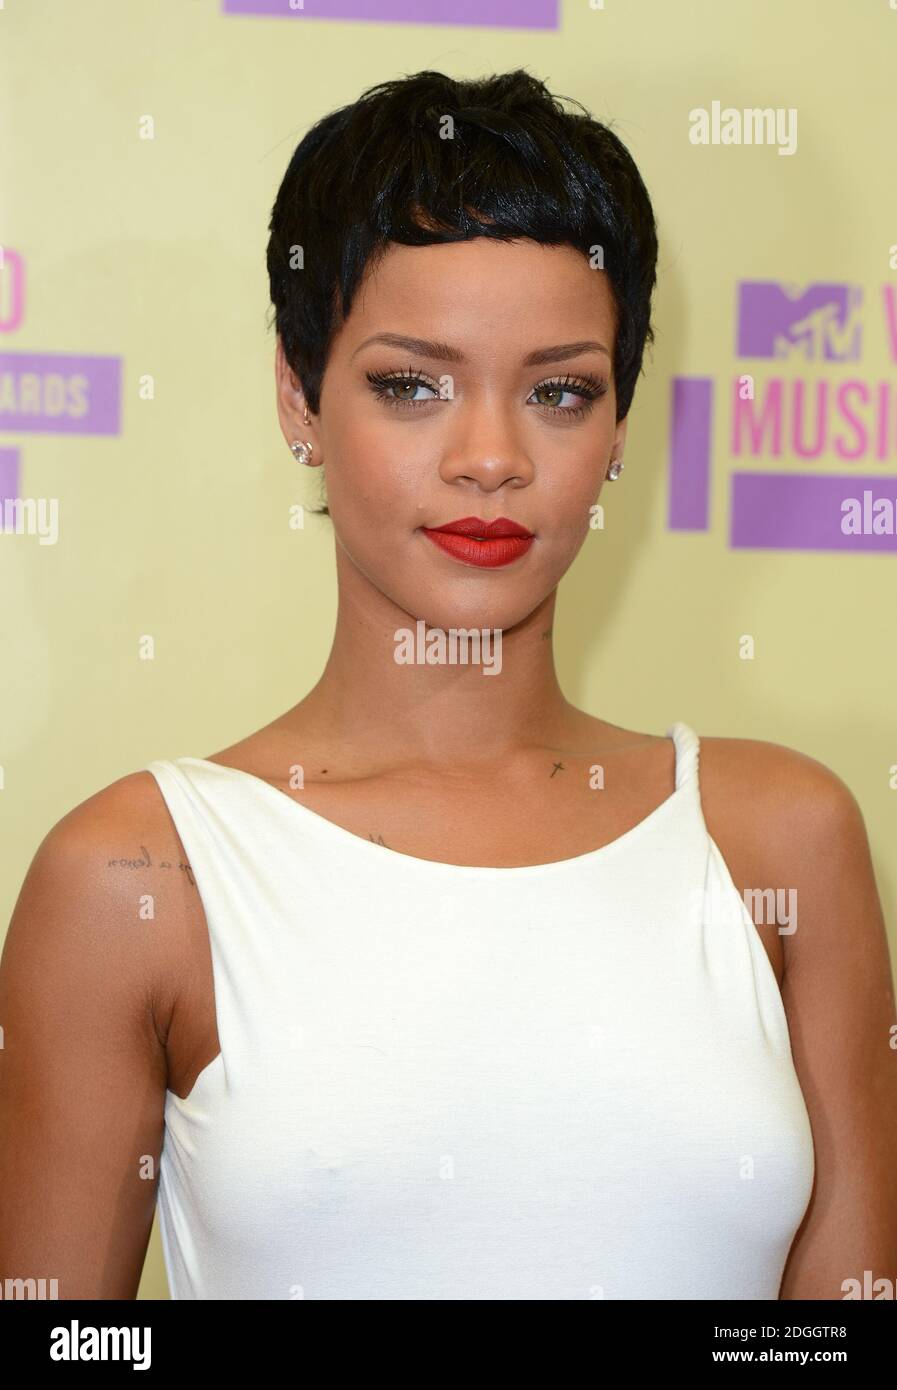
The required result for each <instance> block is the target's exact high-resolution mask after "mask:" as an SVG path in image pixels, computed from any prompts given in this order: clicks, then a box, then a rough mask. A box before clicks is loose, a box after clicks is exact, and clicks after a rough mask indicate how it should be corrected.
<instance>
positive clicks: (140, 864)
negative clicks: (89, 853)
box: [106, 845, 196, 888]
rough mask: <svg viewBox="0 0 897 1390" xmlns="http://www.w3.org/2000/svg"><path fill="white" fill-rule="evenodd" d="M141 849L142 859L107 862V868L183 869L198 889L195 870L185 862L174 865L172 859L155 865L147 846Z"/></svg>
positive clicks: (188, 880)
mask: <svg viewBox="0 0 897 1390" xmlns="http://www.w3.org/2000/svg"><path fill="white" fill-rule="evenodd" d="M140 848H141V850H142V851H143V858H142V859H109V860H107V861H106V863H107V867H108V868H110V869H152V868H156V869H174V868H177V869H182V870H183V871H184V873H185V875H186V877H187V882H188V883H189V884H190V885H191V886H192V887H194V888H195V887H196V880H195V878H194V877H193V870H192V869H191V868H190V865H189V864H188V863H187V862H186V861H185V860H179V861H178V862H177V863H176V864H175V863H172V861H171V860H170V859H160V861H159V863H158V864H153V861H152V859H151V857H150V852H149V850H148V849H147V847H146V845H141V846H140Z"/></svg>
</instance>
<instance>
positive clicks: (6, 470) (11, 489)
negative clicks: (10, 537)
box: [0, 449, 19, 531]
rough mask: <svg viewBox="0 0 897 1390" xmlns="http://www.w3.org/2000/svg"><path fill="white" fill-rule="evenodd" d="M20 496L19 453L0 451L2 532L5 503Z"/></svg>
mask: <svg viewBox="0 0 897 1390" xmlns="http://www.w3.org/2000/svg"><path fill="white" fill-rule="evenodd" d="M18 495H19V451H18V449H0V531H2V530H3V529H4V528H3V503H4V502H5V501H6V499H7V498H10V499H12V498H13V497H18Z"/></svg>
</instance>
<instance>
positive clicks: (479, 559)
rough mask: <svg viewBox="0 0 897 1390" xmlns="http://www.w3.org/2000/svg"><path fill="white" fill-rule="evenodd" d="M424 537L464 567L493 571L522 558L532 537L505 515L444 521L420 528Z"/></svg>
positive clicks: (533, 538)
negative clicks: (476, 566)
mask: <svg viewBox="0 0 897 1390" xmlns="http://www.w3.org/2000/svg"><path fill="white" fill-rule="evenodd" d="M421 530H422V531H423V533H424V535H425V536H428V537H429V539H430V540H431V541H432V542H433V543H434V545H438V546H439V548H440V550H444V551H445V552H446V554H447V555H453V556H454V558H455V559H456V560H461V561H462V562H463V563H464V564H466V565H478V566H480V567H481V568H483V569H496V568H497V567H498V566H499V565H509V564H510V563H511V561H512V560H516V559H518V558H519V557H520V556H521V555H525V554H526V552H527V551H528V550H529V548H530V546H531V545H532V543H533V541H534V540H535V537H534V535H533V533H532V531H527V529H526V527H525V526H520V525H518V523H517V522H516V521H511V520H510V519H509V518H508V517H506V516H499V517H496V519H495V520H494V521H483V520H482V519H481V518H480V517H478V516H463V517H461V519H460V520H459V521H447V522H446V523H445V525H444V526H422V527H421Z"/></svg>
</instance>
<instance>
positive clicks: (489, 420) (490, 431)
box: [439, 398, 535, 492]
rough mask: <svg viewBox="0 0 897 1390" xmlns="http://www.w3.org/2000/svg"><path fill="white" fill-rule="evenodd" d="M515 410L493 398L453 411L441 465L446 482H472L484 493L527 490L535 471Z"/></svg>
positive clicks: (457, 403) (441, 475) (459, 404)
mask: <svg viewBox="0 0 897 1390" xmlns="http://www.w3.org/2000/svg"><path fill="white" fill-rule="evenodd" d="M515 409H516V407H510V408H509V407H502V406H500V405H498V404H497V403H496V402H495V400H494V398H493V399H492V400H491V401H485V400H484V401H482V402H480V403H479V404H476V405H475V404H473V403H470V404H467V403H465V404H463V405H462V403H461V402H460V401H459V402H456V403H455V406H454V408H453V419H452V427H451V430H450V433H449V436H448V438H447V440H446V443H445V447H444V449H443V453H442V456H441V459H440V463H439V476H440V477H441V478H442V480H443V482H446V483H459V482H460V483H469V484H472V485H473V486H475V487H477V488H479V489H480V490H481V491H482V492H497V491H498V489H499V488H500V487H504V486H505V485H506V484H507V485H508V486H509V487H515V488H516V487H527V486H528V485H529V484H530V483H531V482H532V480H533V477H534V475H535V469H534V467H533V461H532V459H531V457H530V455H529V453H528V452H527V450H526V448H525V446H524V443H523V438H522V430H521V428H520V425H519V423H518V422H517V421H516V419H515V418H513V413H514V410H515Z"/></svg>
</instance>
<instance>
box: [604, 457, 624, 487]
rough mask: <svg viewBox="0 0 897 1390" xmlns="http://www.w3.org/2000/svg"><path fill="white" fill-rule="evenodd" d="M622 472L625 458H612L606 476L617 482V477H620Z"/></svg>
mask: <svg viewBox="0 0 897 1390" xmlns="http://www.w3.org/2000/svg"><path fill="white" fill-rule="evenodd" d="M622 472H623V460H622V459H611V461H610V468H608V470H607V473H606V474H605V477H607V478H609V479H610V481H611V482H612V483H615V482H616V481H617V479H618V478H619V476H620V474H621V473H622Z"/></svg>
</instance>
